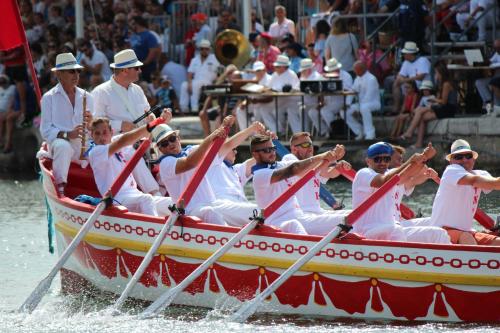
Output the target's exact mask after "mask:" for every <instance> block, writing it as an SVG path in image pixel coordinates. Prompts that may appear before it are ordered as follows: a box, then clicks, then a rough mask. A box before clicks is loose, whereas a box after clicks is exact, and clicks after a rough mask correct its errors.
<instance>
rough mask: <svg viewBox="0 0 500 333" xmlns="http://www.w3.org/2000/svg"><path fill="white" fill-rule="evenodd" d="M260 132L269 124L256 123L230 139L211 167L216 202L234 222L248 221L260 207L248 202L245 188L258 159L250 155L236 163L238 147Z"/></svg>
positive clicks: (209, 174) (223, 213) (226, 217)
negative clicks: (248, 157) (241, 161)
mask: <svg viewBox="0 0 500 333" xmlns="http://www.w3.org/2000/svg"><path fill="white" fill-rule="evenodd" d="M257 133H259V134H264V133H265V127H264V125H262V124H261V123H260V122H254V123H252V125H250V126H249V127H248V128H246V129H244V130H242V131H240V132H238V133H236V134H235V135H233V136H232V137H231V138H229V139H228V140H227V141H226V142H225V143H224V145H223V146H222V148H221V149H220V151H219V153H218V155H217V157H216V158H215V160H214V162H213V163H212V165H211V167H210V169H209V170H208V174H207V175H208V180H209V182H210V185H211V186H212V189H213V190H214V194H215V198H216V200H215V201H214V203H213V205H214V207H215V208H216V209H217V212H218V213H219V214H221V215H222V216H223V217H224V220H226V221H227V223H229V224H230V225H234V226H243V225H246V224H248V222H250V217H251V216H252V215H253V213H254V211H255V210H256V209H257V208H258V207H257V205H256V204H254V203H251V202H249V201H248V199H247V198H246V196H245V192H244V190H243V187H244V186H245V184H246V183H247V182H248V181H249V180H250V179H251V178H252V170H251V168H252V166H254V165H255V159H253V158H250V159H248V160H246V161H244V162H243V163H239V164H236V165H234V161H235V159H236V153H237V150H236V147H238V146H239V145H240V144H241V143H243V141H245V140H246V139H248V137H250V136H251V135H255V134H257Z"/></svg>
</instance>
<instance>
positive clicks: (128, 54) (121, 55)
mask: <svg viewBox="0 0 500 333" xmlns="http://www.w3.org/2000/svg"><path fill="white" fill-rule="evenodd" d="M114 60H115V62H114V63H112V64H111V65H109V67H111V68H117V69H120V68H131V67H139V66H142V65H143V63H142V62H140V61H139V59H137V56H136V55H135V52H134V50H132V49H126V50H122V51H120V52H118V53H117V54H115V57H114Z"/></svg>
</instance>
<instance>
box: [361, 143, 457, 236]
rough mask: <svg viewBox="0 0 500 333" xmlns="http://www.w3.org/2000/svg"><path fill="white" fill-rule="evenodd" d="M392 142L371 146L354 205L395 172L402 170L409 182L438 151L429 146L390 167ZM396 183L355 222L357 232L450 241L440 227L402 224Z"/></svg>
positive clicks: (405, 180) (403, 181) (402, 181)
mask: <svg viewBox="0 0 500 333" xmlns="http://www.w3.org/2000/svg"><path fill="white" fill-rule="evenodd" d="M392 153H393V149H392V146H391V145H390V144H388V143H385V142H377V143H375V144H372V145H371V146H370V147H368V150H367V153H366V155H367V157H366V164H367V165H368V167H366V168H363V169H361V170H359V171H358V172H357V173H356V177H355V178H354V181H353V183H352V207H353V208H356V207H358V206H359V205H360V204H361V203H362V202H363V201H364V200H365V199H366V198H368V197H369V196H370V195H372V194H373V193H374V192H375V191H376V190H377V188H379V187H381V186H382V185H383V184H384V183H386V182H387V181H389V179H390V178H391V177H392V176H394V175H395V174H397V173H399V172H401V171H403V170H405V171H404V172H403V173H402V174H401V180H400V182H399V183H400V184H405V183H406V182H407V181H408V180H409V179H411V177H413V176H415V175H416V174H418V173H419V172H421V170H422V168H423V167H425V165H424V164H423V162H424V161H425V160H426V159H428V158H431V157H432V156H434V155H435V153H436V151H435V150H434V148H432V146H431V147H428V148H426V149H425V150H424V152H423V153H422V154H414V155H413V156H412V157H411V158H410V159H408V161H406V162H405V163H403V164H402V165H401V166H400V167H398V168H394V169H391V170H389V169H388V168H389V163H390V162H391V155H392ZM395 194H396V187H393V188H392V189H391V190H390V191H389V192H388V193H386V194H385V195H384V196H383V197H382V198H381V199H380V200H379V201H377V203H375V204H374V205H373V206H372V207H371V208H370V209H369V210H368V211H367V212H366V213H365V214H363V216H361V217H360V218H359V220H358V221H357V222H356V223H355V224H354V229H353V230H354V232H356V233H358V234H360V235H363V236H365V237H366V238H368V239H379V240H392V241H409V242H426V243H441V244H449V243H450V238H449V237H448V235H447V234H446V232H445V231H444V230H443V229H442V228H439V227H425V226H422V227H417V226H415V227H402V226H401V225H399V224H398V223H397V222H398V221H396V218H395V216H396V213H395V210H396V205H397V202H396V198H395Z"/></svg>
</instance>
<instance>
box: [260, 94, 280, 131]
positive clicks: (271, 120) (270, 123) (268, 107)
mask: <svg viewBox="0 0 500 333" xmlns="http://www.w3.org/2000/svg"><path fill="white" fill-rule="evenodd" d="M278 107H279V106H278ZM254 114H255V118H256V119H262V121H263V122H264V125H266V127H267V128H268V129H269V130H270V131H271V132H273V133H277V128H276V111H275V103H274V101H272V102H269V103H259V104H256V106H255V113H254ZM279 115H280V113H278V116H279ZM284 116H285V114H284V113H283V119H282V120H280V123H281V122H282V128H285V125H284V124H285V123H286V119H285V117H284Z"/></svg>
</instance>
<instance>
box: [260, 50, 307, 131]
mask: <svg viewBox="0 0 500 333" xmlns="http://www.w3.org/2000/svg"><path fill="white" fill-rule="evenodd" d="M273 65H274V73H273V75H272V76H271V82H270V83H269V86H270V87H271V89H272V90H274V91H278V92H290V91H293V90H294V91H298V90H300V80H299V78H298V77H297V74H295V73H294V72H293V71H292V70H290V69H289V68H288V66H290V60H289V59H288V57H287V56H285V55H279V56H278V58H277V59H276V61H275V62H274V63H273ZM298 102H299V99H298V98H297V97H296V96H287V97H279V98H278V128H276V115H275V113H274V112H270V113H263V114H262V117H263V118H264V123H265V124H266V127H267V128H269V129H270V131H271V132H274V133H284V132H285V129H286V115H285V114H286V113H287V112H288V113H290V112H294V110H296V109H298ZM273 111H274V110H273ZM290 121H293V123H290V126H291V128H292V129H294V128H295V129H300V128H302V126H301V124H300V121H299V122H298V123H297V120H296V118H293V119H291V120H290ZM277 131H279V132H277Z"/></svg>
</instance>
